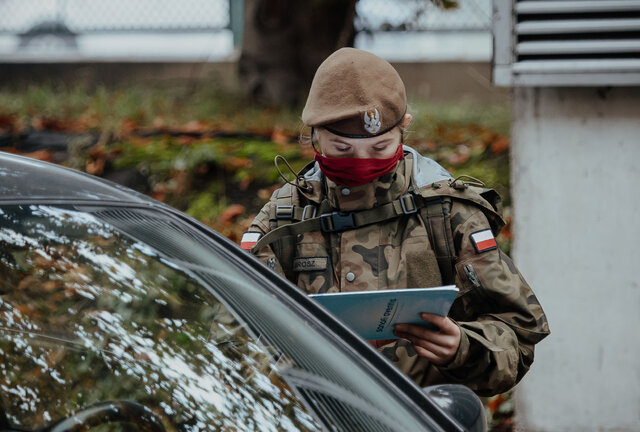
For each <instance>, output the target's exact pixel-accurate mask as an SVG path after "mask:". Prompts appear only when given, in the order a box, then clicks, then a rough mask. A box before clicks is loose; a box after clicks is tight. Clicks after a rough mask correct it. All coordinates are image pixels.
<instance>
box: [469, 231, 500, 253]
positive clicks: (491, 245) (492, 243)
mask: <svg viewBox="0 0 640 432" xmlns="http://www.w3.org/2000/svg"><path fill="white" fill-rule="evenodd" d="M469 237H470V238H471V243H473V247H474V248H475V249H476V252H478V253H482V252H487V251H490V250H493V249H497V248H498V242H496V238H495V237H494V236H493V233H492V232H491V230H490V229H486V230H482V231H477V232H474V233H472V234H471V235H470V236H469Z"/></svg>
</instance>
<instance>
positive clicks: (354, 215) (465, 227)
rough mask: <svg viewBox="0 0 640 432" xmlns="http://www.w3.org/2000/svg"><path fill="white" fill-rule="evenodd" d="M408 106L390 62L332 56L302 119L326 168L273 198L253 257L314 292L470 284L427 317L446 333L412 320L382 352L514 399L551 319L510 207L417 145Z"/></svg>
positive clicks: (253, 243)
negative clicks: (512, 232) (519, 264)
mask: <svg viewBox="0 0 640 432" xmlns="http://www.w3.org/2000/svg"><path fill="white" fill-rule="evenodd" d="M406 107H407V104H406V95H405V88H404V83H403V82H402V80H401V78H400V76H399V75H398V73H397V72H396V70H395V69H394V68H393V67H392V66H391V65H390V64H389V63H388V62H386V61H385V60H383V59H381V58H379V57H377V56H375V55H373V54H370V53H367V52H365V51H361V50H356V49H353V48H343V49H340V50H338V51H336V52H335V53H333V54H332V55H331V56H329V57H328V58H327V59H326V60H325V61H324V62H323V63H322V65H320V67H319V68H318V70H317V71H316V75H315V77H314V80H313V83H312V85H311V90H310V92H309V96H308V99H307V102H306V105H305V107H304V110H303V112H302V121H303V122H304V123H305V124H306V125H307V126H310V127H311V139H312V143H313V145H314V150H315V152H316V154H315V161H314V162H312V163H310V164H309V165H307V166H306V167H305V168H304V169H303V170H302V171H301V172H300V173H298V175H297V178H296V180H295V182H290V183H287V184H285V185H284V186H283V187H282V188H281V189H279V190H277V191H276V192H275V193H274V194H273V196H272V198H271V200H270V201H269V202H268V203H267V204H266V205H265V206H264V207H263V208H262V210H261V211H260V213H259V214H258V216H257V217H256V218H255V220H254V221H253V222H252V225H251V227H250V229H249V231H248V232H247V233H245V234H244V236H243V241H242V247H244V248H245V249H251V251H252V252H253V253H254V254H255V255H256V256H257V257H258V258H259V259H260V260H261V261H263V262H264V263H265V264H266V265H267V266H269V267H270V268H272V269H273V270H274V271H276V272H278V273H280V274H282V275H284V276H285V277H286V278H288V279H289V280H291V281H292V282H293V283H294V284H297V286H298V287H300V288H301V289H302V290H304V291H305V292H307V293H309V294H315V293H324V292H339V291H360V290H384V289H400V288H415V287H433V286H440V285H444V284H455V285H457V286H458V288H459V289H460V292H459V294H458V296H457V298H456V300H455V301H454V303H453V305H452V307H451V310H450V313H449V316H448V317H440V316H437V315H427V314H425V315H424V316H423V317H422V318H423V319H424V320H425V322H430V323H433V324H435V325H436V326H437V328H438V329H439V330H438V331H436V330H432V329H429V328H427V327H425V326H419V325H408V324H399V325H396V327H395V334H396V336H398V337H399V339H394V340H384V341H370V343H371V344H372V345H374V346H375V347H376V348H377V349H378V350H379V351H380V352H381V353H382V354H383V355H385V356H386V357H388V358H389V359H390V360H391V361H392V362H394V363H395V364H396V365H397V366H398V367H399V368H400V369H401V370H402V371H404V372H405V373H406V374H408V375H409V376H410V377H411V378H412V379H413V380H414V381H415V382H416V383H417V384H418V385H421V386H427V385H433V384H439V383H445V382H447V383H462V384H465V385H467V386H469V387H470V388H471V389H473V390H474V391H475V392H476V393H478V394H479V395H483V396H489V395H493V394H497V393H502V392H504V391H506V390H508V389H510V388H511V387H513V386H514V385H515V384H516V383H517V382H518V381H519V380H520V379H522V377H523V376H524V374H525V373H526V372H527V371H528V369H529V367H530V366H531V363H532V362H533V350H534V345H535V344H536V343H537V342H539V341H540V340H542V339H543V338H544V337H545V336H547V335H548V334H549V328H548V324H547V320H546V317H545V315H544V312H543V310H542V308H541V307H540V304H539V303H538V301H537V299H536V297H535V295H534V294H533V292H532V291H531V289H530V288H529V286H528V285H527V283H526V282H525V280H524V279H523V278H522V276H521V275H520V273H519V272H518V270H517V269H516V267H515V265H514V264H513V262H512V261H511V259H510V258H509V257H508V256H507V255H505V254H504V253H503V252H501V251H500V249H499V248H498V245H497V243H496V240H495V235H496V234H497V232H498V231H499V230H500V229H501V228H502V226H503V225H504V222H503V220H502V218H501V216H500V214H499V197H498V196H497V194H496V193H495V192H494V191H492V190H487V189H483V188H481V187H479V185H478V184H476V182H473V181H466V182H465V181H462V180H460V179H456V180H454V179H453V178H452V177H451V175H450V174H449V173H448V172H447V171H446V170H445V169H444V168H442V167H441V166H440V165H438V164H437V163H436V162H434V161H433V160H431V159H427V158H425V157H423V156H421V155H419V154H418V153H417V152H416V151H415V150H413V149H411V148H409V147H406V146H404V145H403V132H404V129H405V128H406V127H407V125H408V124H409V122H410V121H411V115H410V114H408V113H407V112H406ZM316 145H317V148H316Z"/></svg>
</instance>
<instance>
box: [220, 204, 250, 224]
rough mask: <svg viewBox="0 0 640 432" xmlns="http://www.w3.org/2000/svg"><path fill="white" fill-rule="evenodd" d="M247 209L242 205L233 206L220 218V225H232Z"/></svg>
mask: <svg viewBox="0 0 640 432" xmlns="http://www.w3.org/2000/svg"><path fill="white" fill-rule="evenodd" d="M246 210H247V209H246V208H245V207H244V206H243V205H240V204H232V205H230V206H229V207H227V208H226V210H225V211H223V212H222V213H221V214H220V216H218V223H221V224H223V223H232V222H233V220H234V219H235V218H237V217H238V216H240V215H241V214H243V213H244V212H245V211H246Z"/></svg>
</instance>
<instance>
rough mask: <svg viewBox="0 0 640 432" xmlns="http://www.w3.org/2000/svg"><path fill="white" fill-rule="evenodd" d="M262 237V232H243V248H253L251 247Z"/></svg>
mask: <svg viewBox="0 0 640 432" xmlns="http://www.w3.org/2000/svg"><path fill="white" fill-rule="evenodd" d="M260 237H262V233H261V232H257V231H247V232H246V233H244V234H242V240H240V247H241V248H242V249H246V250H251V248H252V247H254V246H255V245H256V243H258V240H260Z"/></svg>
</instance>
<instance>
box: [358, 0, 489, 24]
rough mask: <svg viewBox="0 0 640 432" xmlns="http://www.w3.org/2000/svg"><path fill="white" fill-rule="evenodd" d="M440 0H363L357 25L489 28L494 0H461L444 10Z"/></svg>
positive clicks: (359, 8) (359, 4)
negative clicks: (440, 5) (452, 7)
mask: <svg viewBox="0 0 640 432" xmlns="http://www.w3.org/2000/svg"><path fill="white" fill-rule="evenodd" d="M438 2H439V1H438V0H433V1H429V0H393V1H389V0H360V1H359V2H358V3H357V6H356V10H357V17H356V28H357V29H358V30H360V31H368V32H380V31H410V32H461V31H462V32H464V31H490V30H491V15H492V6H491V0H459V1H458V3H459V7H457V8H455V9H448V10H444V9H441V8H439V7H438V6H437V5H436V4H437V3H438Z"/></svg>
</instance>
